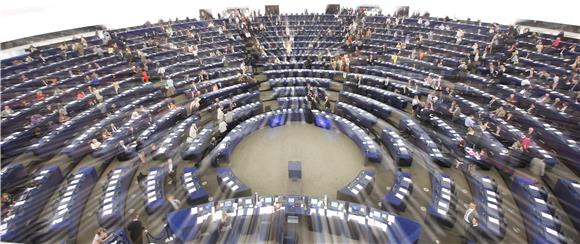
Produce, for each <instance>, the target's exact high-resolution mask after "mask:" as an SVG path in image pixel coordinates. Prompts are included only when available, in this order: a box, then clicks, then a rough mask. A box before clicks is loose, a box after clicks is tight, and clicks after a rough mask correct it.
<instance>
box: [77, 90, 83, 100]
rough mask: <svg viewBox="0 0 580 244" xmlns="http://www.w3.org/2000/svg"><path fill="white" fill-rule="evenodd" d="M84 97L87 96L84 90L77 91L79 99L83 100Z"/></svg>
mask: <svg viewBox="0 0 580 244" xmlns="http://www.w3.org/2000/svg"><path fill="white" fill-rule="evenodd" d="M83 98H85V92H83V91H79V92H77V100H81V99H83Z"/></svg>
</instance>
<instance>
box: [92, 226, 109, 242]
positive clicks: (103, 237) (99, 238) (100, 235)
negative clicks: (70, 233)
mask: <svg viewBox="0 0 580 244" xmlns="http://www.w3.org/2000/svg"><path fill="white" fill-rule="evenodd" d="M108 237H109V234H107V231H106V230H105V229H104V228H99V229H97V233H96V234H95V237H93V244H103V243H105V241H107V238H108Z"/></svg>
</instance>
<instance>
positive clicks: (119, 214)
mask: <svg viewBox="0 0 580 244" xmlns="http://www.w3.org/2000/svg"><path fill="white" fill-rule="evenodd" d="M107 177H108V181H107V184H106V185H104V186H103V196H102V197H101V199H102V200H101V203H100V205H99V209H98V210H97V220H98V221H99V224H100V225H101V226H105V227H110V226H113V225H115V224H118V223H122V222H123V221H124V220H125V218H124V217H125V200H126V196H127V192H128V191H129V185H130V184H131V179H132V178H133V170H132V169H130V168H129V167H117V168H115V169H114V170H112V171H110V172H109V173H108V175H107Z"/></svg>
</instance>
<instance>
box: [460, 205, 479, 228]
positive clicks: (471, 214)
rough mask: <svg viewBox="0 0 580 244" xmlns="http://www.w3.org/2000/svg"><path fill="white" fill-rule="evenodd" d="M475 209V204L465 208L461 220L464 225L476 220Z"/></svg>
mask: <svg viewBox="0 0 580 244" xmlns="http://www.w3.org/2000/svg"><path fill="white" fill-rule="evenodd" d="M476 208H477V205H476V204H475V202H470V203H469V206H468V207H467V210H466V211H465V215H463V220H464V221H465V223H467V224H471V223H472V219H474V218H477V211H476Z"/></svg>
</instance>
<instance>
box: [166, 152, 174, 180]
mask: <svg viewBox="0 0 580 244" xmlns="http://www.w3.org/2000/svg"><path fill="white" fill-rule="evenodd" d="M167 172H168V173H167V178H168V179H169V182H168V184H169V185H172V184H173V182H174V181H175V166H174V165H173V159H171V158H170V159H167Z"/></svg>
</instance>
